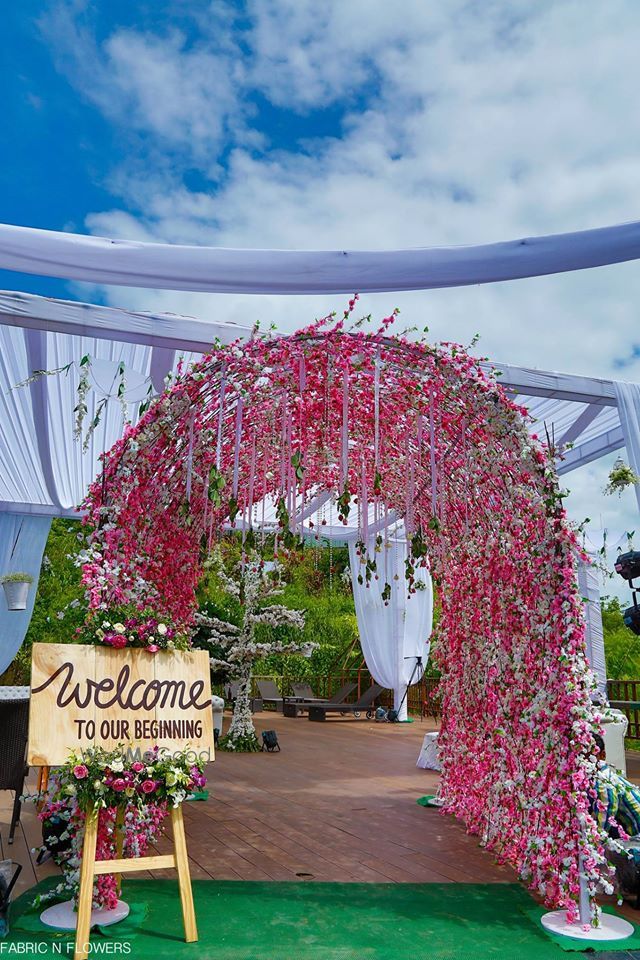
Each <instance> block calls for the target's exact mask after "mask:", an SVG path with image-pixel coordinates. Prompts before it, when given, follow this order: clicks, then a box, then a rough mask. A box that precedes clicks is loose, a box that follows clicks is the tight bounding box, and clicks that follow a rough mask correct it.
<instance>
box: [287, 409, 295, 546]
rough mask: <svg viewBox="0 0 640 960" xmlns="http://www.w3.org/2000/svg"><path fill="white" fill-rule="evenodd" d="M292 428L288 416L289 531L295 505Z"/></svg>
mask: <svg viewBox="0 0 640 960" xmlns="http://www.w3.org/2000/svg"><path fill="white" fill-rule="evenodd" d="M292 428H293V416H292V415H291V414H289V416H288V418H287V433H286V463H285V465H286V471H287V512H288V514H289V529H291V522H292V520H293V511H294V503H295V493H294V489H293V487H294V484H293V483H292V482H291V478H292V474H293V467H292V466H291V457H292V453H293V451H292V449H291V432H292Z"/></svg>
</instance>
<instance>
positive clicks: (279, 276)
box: [0, 222, 640, 294]
mask: <svg viewBox="0 0 640 960" xmlns="http://www.w3.org/2000/svg"><path fill="white" fill-rule="evenodd" d="M639 258H640V222H634V223H624V224H619V225H617V226H611V227H601V228H599V229H596V230H582V231H578V232H574V233H563V234H555V235H551V236H543V237H527V238H522V239H518V240H510V241H506V242H504V243H489V244H483V245H478V246H457V247H424V248H418V249H410V250H380V251H377V250H374V251H360V250H330V251H324V250H320V251H306V250H233V249H225V248H216V247H191V246H179V245H169V244H161V243H140V242H136V241H132V240H110V239H107V238H104V237H91V236H82V235H78V234H70V233H59V232H55V231H50V230H35V229H32V228H30V227H16V226H12V225H8V224H2V225H0V268H2V269H5V270H17V271H20V272H22V273H34V274H38V275H39V276H49V277H63V278H65V279H70V280H84V281H87V282H89V283H101V284H120V285H124V286H127V287H147V288H150V289H159V288H161V289H168V290H194V291H203V292H206V293H267V294H314V293H353V291H354V290H358V291H360V292H361V293H367V292H381V291H391V290H393V291H396V290H427V289H431V288H437V287H457V286H466V285H468V284H476V283H494V282H496V281H500V280H516V279H519V278H522V277H534V276H543V275H545V274H551V273H562V272H564V271H567V270H584V269H586V268H588V267H600V266H603V265H604V264H609V263H621V262H624V261H626V260H636V259H639Z"/></svg>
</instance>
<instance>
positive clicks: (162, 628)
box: [158, 623, 167, 637]
mask: <svg viewBox="0 0 640 960" xmlns="http://www.w3.org/2000/svg"><path fill="white" fill-rule="evenodd" d="M166 632H167V626H166V624H164V623H159V624H158V633H159V634H160V636H161V637H164V636H165V634H166Z"/></svg>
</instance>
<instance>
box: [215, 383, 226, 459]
mask: <svg viewBox="0 0 640 960" xmlns="http://www.w3.org/2000/svg"><path fill="white" fill-rule="evenodd" d="M226 388H227V368H226V367H224V368H223V370H222V378H221V380H220V397H219V400H218V404H219V406H218V438H217V442H216V470H218V471H219V470H220V462H221V460H222V420H223V416H224V395H225V392H226Z"/></svg>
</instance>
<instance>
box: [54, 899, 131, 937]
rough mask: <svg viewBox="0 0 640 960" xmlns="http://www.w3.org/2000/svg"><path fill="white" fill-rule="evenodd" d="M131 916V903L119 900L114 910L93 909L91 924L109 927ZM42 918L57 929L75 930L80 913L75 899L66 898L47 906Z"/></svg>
mask: <svg viewBox="0 0 640 960" xmlns="http://www.w3.org/2000/svg"><path fill="white" fill-rule="evenodd" d="M128 916H129V904H128V903H125V902H124V901H123V900H118V903H117V906H115V907H114V909H113V910H105V909H104V908H102V907H101V908H100V909H98V910H92V911H91V926H92V927H94V926H95V925H96V924H98V923H99V924H100V926H101V927H109V926H111V924H112V923H119V922H120V920H124V918H125V917H128ZM40 919H41V920H42V922H43V923H46V925H47V926H48V927H55V928H56V929H57V930H75V929H76V926H77V924H78V914H77V913H76V911H75V910H74V909H73V900H65V901H64V902H63V903H55V904H54V905H53V906H52V907H47V909H46V910H43V911H42V913H41V914H40Z"/></svg>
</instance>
